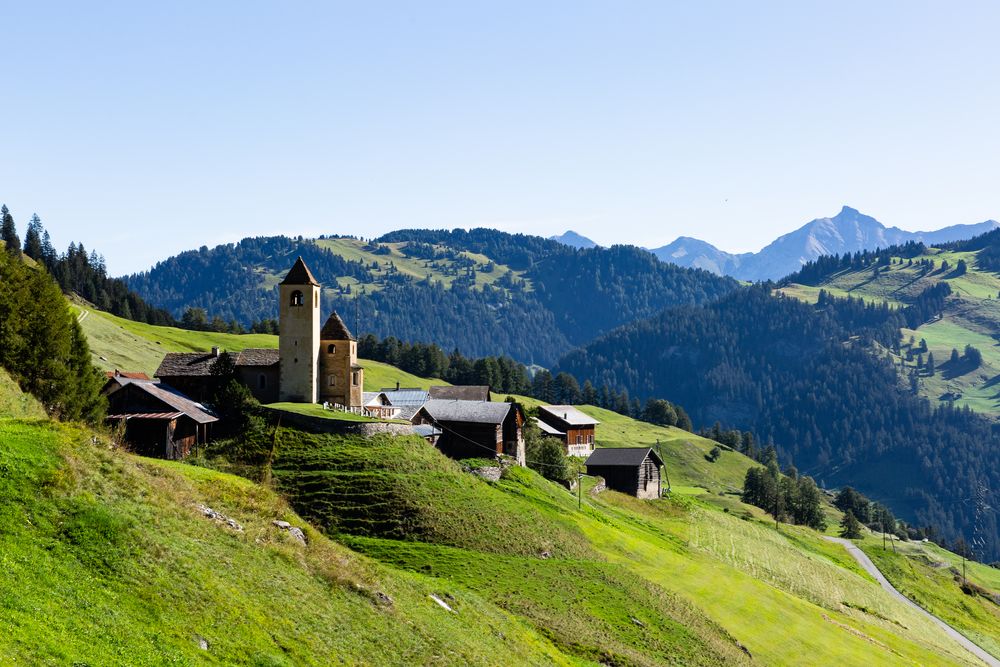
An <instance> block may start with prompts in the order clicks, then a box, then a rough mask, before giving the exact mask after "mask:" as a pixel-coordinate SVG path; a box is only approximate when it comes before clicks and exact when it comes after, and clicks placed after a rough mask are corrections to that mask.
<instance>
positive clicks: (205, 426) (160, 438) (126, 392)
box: [102, 375, 219, 459]
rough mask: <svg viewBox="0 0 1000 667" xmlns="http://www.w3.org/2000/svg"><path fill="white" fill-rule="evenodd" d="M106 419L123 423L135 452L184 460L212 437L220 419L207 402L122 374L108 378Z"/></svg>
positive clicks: (152, 382) (117, 423) (159, 384)
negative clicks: (211, 433)
mask: <svg viewBox="0 0 1000 667" xmlns="http://www.w3.org/2000/svg"><path fill="white" fill-rule="evenodd" d="M102 392H103V393H104V394H105V395H106V396H107V397H108V416H107V418H106V420H107V422H108V423H109V424H111V425H113V426H116V425H120V424H124V426H125V430H124V436H123V437H124V440H125V442H127V443H128V444H129V445H130V446H131V447H132V450H133V451H134V452H135V453H136V454H140V455H142V456H154V457H158V458H166V459H181V458H184V457H185V456H187V455H188V454H189V453H190V451H191V448H192V447H194V446H195V445H200V444H204V443H205V442H206V441H207V440H208V438H209V430H210V428H211V425H212V424H213V423H215V422H217V421H218V420H219V419H218V417H216V416H215V415H214V414H212V412H211V411H210V410H208V409H207V408H206V407H205V406H204V405H202V404H200V403H197V402H195V401H194V400H192V399H191V398H189V397H187V396H185V395H184V394H182V393H181V392H179V391H177V390H176V389H174V388H172V387H169V386H166V385H164V384H162V383H160V382H157V381H155V380H140V379H134V378H130V377H125V376H123V375H116V376H114V377H111V378H109V379H108V381H107V383H105V385H104V388H103V389H102Z"/></svg>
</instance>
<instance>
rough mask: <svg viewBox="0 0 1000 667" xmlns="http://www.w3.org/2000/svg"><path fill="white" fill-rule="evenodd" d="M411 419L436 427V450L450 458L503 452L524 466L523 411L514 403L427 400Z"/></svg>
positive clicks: (415, 423) (413, 421) (414, 422)
mask: <svg viewBox="0 0 1000 667" xmlns="http://www.w3.org/2000/svg"><path fill="white" fill-rule="evenodd" d="M411 421H412V423H413V424H414V425H431V426H436V427H437V428H438V429H439V430H440V431H441V434H440V436H439V437H438V439H437V446H438V449H440V450H441V452H442V453H443V454H445V455H446V456H450V457H451V458H453V459H472V458H491V457H493V456H499V455H506V456H510V457H513V458H514V459H515V460H516V461H517V463H518V465H524V462H525V457H524V435H523V431H522V429H523V427H524V413H523V412H522V411H521V408H520V407H518V406H517V405H516V404H515V403H487V402H485V401H447V400H430V401H427V402H426V403H424V405H423V407H421V408H420V409H419V410H417V412H416V414H415V415H414V416H413V419H411Z"/></svg>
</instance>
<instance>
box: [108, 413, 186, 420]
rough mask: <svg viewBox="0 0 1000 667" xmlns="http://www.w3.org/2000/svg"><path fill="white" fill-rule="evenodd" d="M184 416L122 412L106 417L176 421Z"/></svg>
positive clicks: (178, 414)
mask: <svg viewBox="0 0 1000 667" xmlns="http://www.w3.org/2000/svg"><path fill="white" fill-rule="evenodd" d="M182 416H184V413H183V412H123V413H120V414H114V415H108V416H107V419H171V420H173V419H177V418H178V417H182Z"/></svg>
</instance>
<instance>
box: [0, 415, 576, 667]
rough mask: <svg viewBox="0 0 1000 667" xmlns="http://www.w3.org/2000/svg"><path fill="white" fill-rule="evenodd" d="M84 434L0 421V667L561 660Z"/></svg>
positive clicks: (269, 499)
mask: <svg viewBox="0 0 1000 667" xmlns="http://www.w3.org/2000/svg"><path fill="white" fill-rule="evenodd" d="M91 438H92V434H91V433H90V432H88V431H85V430H82V429H77V428H73V427H68V426H59V425H56V424H51V423H46V422H21V421H13V420H0V441H2V442H3V443H4V446H3V447H2V448H0V471H3V474H0V564H2V567H0V625H2V626H3V627H4V632H3V633H2V635H0V663H3V664H90V665H104V664H108V665H110V664H133V665H138V664H146V665H151V664H186V665H195V664H248V665H328V664H334V663H344V662H347V663H368V664H428V663H447V664H466V663H469V664H482V665H488V664H495V658H496V656H497V655H508V656H511V660H512V661H514V662H518V663H524V664H527V663H535V664H540V663H554V664H566V663H567V661H566V660H565V659H564V658H563V657H561V656H560V655H559V652H558V651H557V650H555V649H554V647H552V645H551V643H550V642H549V641H548V640H546V639H545V638H544V637H542V636H541V635H539V634H538V633H537V632H535V631H533V630H532V629H531V628H529V627H527V626H526V625H525V624H523V623H521V622H519V621H518V620H516V619H515V618H512V617H511V616H510V615H509V614H508V613H506V612H503V611H501V610H499V609H498V608H497V607H496V606H494V605H491V604H490V603H488V602H486V601H485V600H483V599H482V597H480V596H479V595H476V594H474V593H471V592H469V591H467V590H465V589H462V588H461V587H458V586H444V585H443V582H441V581H440V580H436V579H430V578H428V577H426V576H422V575H410V574H402V573H399V572H397V571H393V570H390V569H388V568H386V567H383V566H380V565H377V564H375V563H373V562H371V561H369V560H368V559H365V558H363V557H359V556H357V555H356V554H354V553H352V552H350V551H348V550H347V549H345V548H344V547H342V546H339V545H337V544H335V543H333V542H330V541H329V540H328V539H326V538H325V537H323V536H322V535H321V534H320V533H318V532H317V531H315V530H313V529H312V528H310V527H309V526H308V525H307V524H305V523H304V522H303V521H302V520H301V519H299V518H297V517H296V516H295V514H294V513H292V512H291V511H290V510H289V509H288V507H287V506H286V505H285V503H284V502H283V501H282V500H281V499H280V498H279V497H278V496H277V495H275V494H274V493H272V492H270V491H267V490H266V489H263V488H261V487H259V486H257V485H254V484H252V483H250V482H248V481H246V480H244V479H240V478H236V477H231V476H228V475H224V474H221V473H216V472H213V471H209V470H205V469H201V468H195V467H192V466H187V465H183V464H175V463H165V462H158V461H151V460H144V459H139V458H135V457H132V456H129V455H125V454H121V453H118V452H114V451H110V450H109V449H108V447H107V444H106V442H104V441H101V440H99V441H98V442H97V443H96V444H94V443H93V442H92V440H91ZM199 505H205V506H208V507H211V508H212V509H214V510H216V511H218V512H221V513H223V514H225V515H226V516H228V517H231V518H232V519H234V520H235V521H237V522H238V523H239V524H240V526H241V527H242V530H234V529H232V528H230V527H228V526H227V525H225V524H224V523H222V522H220V521H215V520H212V519H209V518H206V517H205V516H204V513H203V512H202V511H200V510H199ZM279 519H280V520H287V521H290V522H291V523H293V524H294V525H298V526H302V527H303V528H304V530H305V534H306V537H307V539H308V544H307V545H306V546H303V545H300V544H298V543H297V542H296V541H295V540H293V539H291V538H290V537H289V535H288V533H286V532H284V531H281V530H279V529H278V528H276V527H274V526H273V525H272V523H271V522H272V521H273V520H279ZM28 582H30V585H29V584H28ZM432 594H433V595H437V596H439V597H443V598H444V599H447V600H448V601H449V604H450V606H451V607H452V608H453V609H454V612H447V611H445V610H444V609H443V608H441V607H439V606H438V605H437V604H436V603H435V602H434V601H433V600H432V599H431V598H430V597H429V596H430V595H432ZM501 629H502V633H501V632H500V630H501Z"/></svg>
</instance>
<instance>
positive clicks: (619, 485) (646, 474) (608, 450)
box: [586, 447, 663, 498]
mask: <svg viewBox="0 0 1000 667" xmlns="http://www.w3.org/2000/svg"><path fill="white" fill-rule="evenodd" d="M662 465H663V459H661V458H660V456H659V455H658V454H657V453H656V452H654V451H653V450H652V449H650V448H649V447H605V448H602V449H596V450H594V453H593V454H591V455H590V457H589V458H588V459H587V461H586V466H587V474H588V475H594V476H597V477H603V478H604V482H605V484H606V485H607V487H608V488H609V489H612V490H614V491H618V492H620V493H626V494H628V495H630V496H635V497H636V498H659V497H660V491H661V490H660V467H661V466H662Z"/></svg>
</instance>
